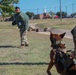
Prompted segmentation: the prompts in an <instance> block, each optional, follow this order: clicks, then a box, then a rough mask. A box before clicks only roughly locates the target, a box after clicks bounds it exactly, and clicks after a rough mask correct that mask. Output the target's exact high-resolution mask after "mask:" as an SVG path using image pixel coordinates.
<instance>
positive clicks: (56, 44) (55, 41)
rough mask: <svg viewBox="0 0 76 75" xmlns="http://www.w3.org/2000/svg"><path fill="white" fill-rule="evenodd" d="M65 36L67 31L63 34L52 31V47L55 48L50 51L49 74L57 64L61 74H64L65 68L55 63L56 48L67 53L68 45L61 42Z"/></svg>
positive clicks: (49, 74)
mask: <svg viewBox="0 0 76 75" xmlns="http://www.w3.org/2000/svg"><path fill="white" fill-rule="evenodd" d="M64 36H65V33H63V34H53V33H52V32H50V41H51V47H52V48H53V49H52V50H51V52H50V59H51V61H50V63H49V65H48V69H47V73H48V75H52V74H51V72H50V69H51V68H52V67H53V65H55V66H56V69H57V72H58V73H59V74H62V71H63V68H60V67H58V65H57V64H55V50H56V49H59V50H62V51H63V52H64V53H66V47H65V45H64V44H61V41H62V39H63V37H64Z"/></svg>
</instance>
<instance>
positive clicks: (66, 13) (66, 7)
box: [66, 6, 67, 18]
mask: <svg viewBox="0 0 76 75" xmlns="http://www.w3.org/2000/svg"><path fill="white" fill-rule="evenodd" d="M66 18H67V6H66Z"/></svg>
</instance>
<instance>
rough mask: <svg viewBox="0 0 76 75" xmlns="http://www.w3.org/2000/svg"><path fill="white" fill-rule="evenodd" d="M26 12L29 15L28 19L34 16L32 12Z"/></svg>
mask: <svg viewBox="0 0 76 75" xmlns="http://www.w3.org/2000/svg"><path fill="white" fill-rule="evenodd" d="M26 14H27V15H28V16H29V18H30V19H31V18H32V17H34V16H35V14H34V13H33V12H26Z"/></svg>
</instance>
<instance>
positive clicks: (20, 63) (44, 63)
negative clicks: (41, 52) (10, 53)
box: [0, 62, 49, 66]
mask: <svg viewBox="0 0 76 75" xmlns="http://www.w3.org/2000/svg"><path fill="white" fill-rule="evenodd" d="M48 64H49V63H47V62H34V63H31V62H0V66H2V65H3V66H4V65H29V66H31V65H48Z"/></svg>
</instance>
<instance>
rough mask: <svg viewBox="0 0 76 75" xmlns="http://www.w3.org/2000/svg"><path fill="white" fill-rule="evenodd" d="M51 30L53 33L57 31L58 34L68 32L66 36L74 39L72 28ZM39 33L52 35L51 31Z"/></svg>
mask: <svg viewBox="0 0 76 75" xmlns="http://www.w3.org/2000/svg"><path fill="white" fill-rule="evenodd" d="M50 31H51V32H53V33H56V34H61V33H64V32H66V34H65V38H69V39H73V37H72V34H71V31H70V30H65V29H51V30H50ZM38 33H40V34H46V35H50V32H38Z"/></svg>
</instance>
